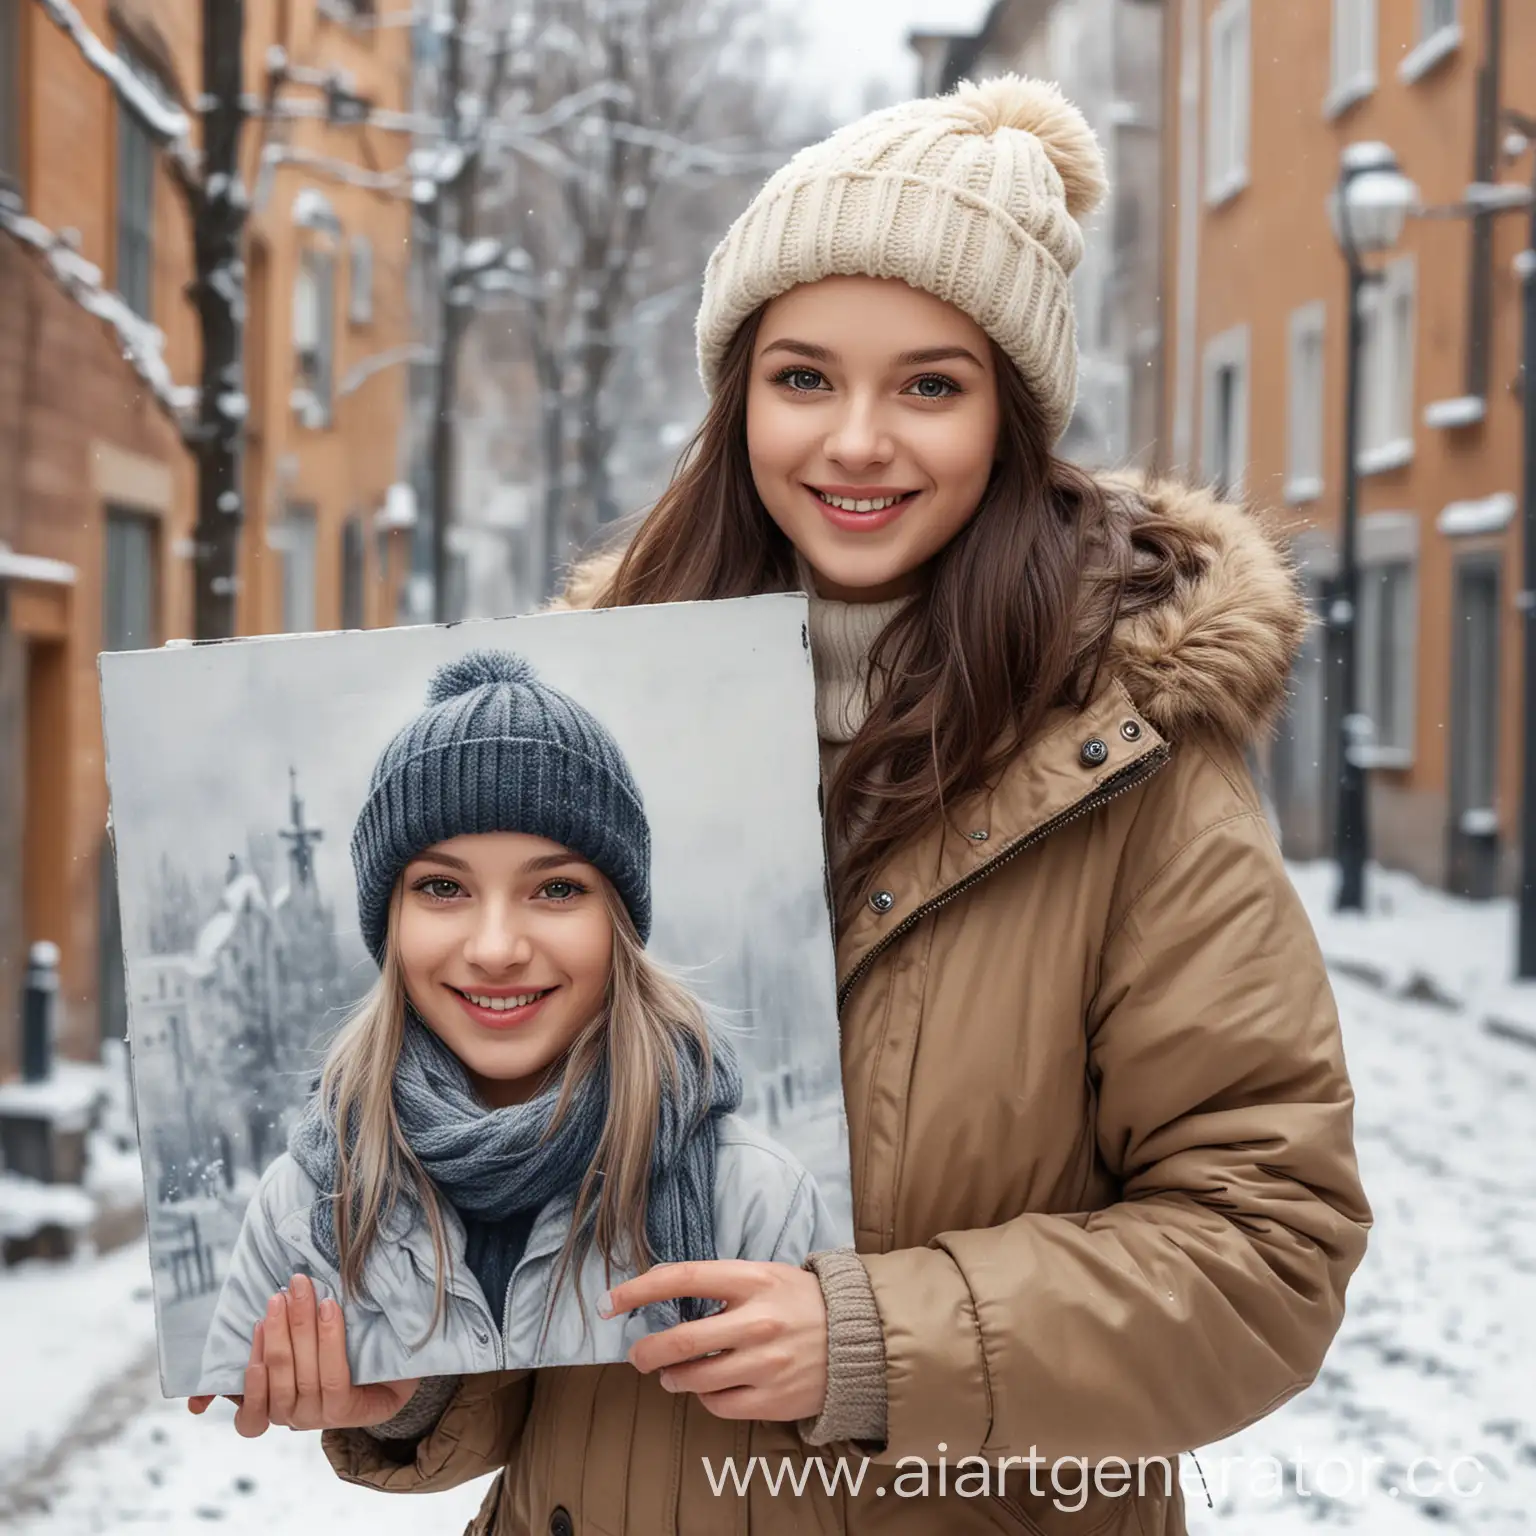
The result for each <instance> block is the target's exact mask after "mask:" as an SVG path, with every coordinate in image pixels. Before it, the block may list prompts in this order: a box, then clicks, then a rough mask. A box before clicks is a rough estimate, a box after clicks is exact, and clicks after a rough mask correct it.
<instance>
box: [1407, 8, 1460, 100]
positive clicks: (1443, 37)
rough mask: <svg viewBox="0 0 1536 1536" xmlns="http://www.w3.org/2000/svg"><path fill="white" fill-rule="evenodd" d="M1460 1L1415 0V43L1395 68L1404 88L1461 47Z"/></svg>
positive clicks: (1422, 76) (1421, 77) (1420, 78)
mask: <svg viewBox="0 0 1536 1536" xmlns="http://www.w3.org/2000/svg"><path fill="white" fill-rule="evenodd" d="M1461 43H1462V31H1461V0H1419V40H1418V42H1417V44H1415V46H1414V47H1412V48H1411V49H1409V51H1408V52H1407V53H1406V54H1405V55H1404V56H1403V61H1402V63H1401V64H1399V65H1398V66H1397V77H1398V79H1399V80H1401V81H1402V82H1403V83H1404V84H1405V85H1412V84H1413V82H1414V81H1415V80H1422V79H1423V78H1424V76H1425V75H1427V74H1428V73H1429V72H1430V70H1432V69H1433V68H1434V67H1435V65H1437V64H1439V63H1440V62H1441V60H1443V59H1448V58H1450V56H1451V55H1452V54H1453V53H1455V52H1456V50H1457V49H1458V48H1460V47H1461Z"/></svg>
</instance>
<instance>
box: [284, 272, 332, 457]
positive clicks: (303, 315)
mask: <svg viewBox="0 0 1536 1536" xmlns="http://www.w3.org/2000/svg"><path fill="white" fill-rule="evenodd" d="M293 370H294V389H293V406H294V409H295V411H296V412H297V414H298V416H299V419H300V421H301V422H302V424H303V425H304V426H306V427H309V428H311V429H312V430H320V429H323V428H325V427H328V426H330V424H331V406H332V397H333V395H334V392H335V375H336V258H335V256H334V255H332V254H331V252H330V251H329V250H324V249H321V248H320V247H319V246H318V245H304V246H301V247H300V249H299V259H298V266H297V268H296V270H295V272H294V280H293Z"/></svg>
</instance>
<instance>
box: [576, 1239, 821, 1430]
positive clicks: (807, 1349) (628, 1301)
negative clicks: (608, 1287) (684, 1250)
mask: <svg viewBox="0 0 1536 1536" xmlns="http://www.w3.org/2000/svg"><path fill="white" fill-rule="evenodd" d="M684 1296H698V1297H704V1298H707V1299H709V1300H714V1301H723V1302H724V1303H725V1311H723V1312H717V1313H715V1314H714V1315H713V1316H712V1317H705V1318H700V1319H699V1320H698V1321H697V1322H692V1323H679V1324H677V1326H676V1327H674V1328H668V1329H666V1330H665V1331H663V1332H661V1333H653V1334H649V1335H647V1337H645V1338H643V1339H641V1340H640V1341H639V1343H637V1344H636V1345H635V1346H634V1348H633V1349H631V1350H630V1352H629V1361H630V1364H631V1365H633V1366H634V1367H635V1369H636V1370H637V1371H641V1372H645V1373H647V1374H648V1373H649V1372H651V1371H656V1370H659V1371H660V1372H661V1377H660V1380H661V1384H662V1386H664V1387H665V1388H666V1389H667V1391H669V1392H694V1393H697V1394H698V1398H699V1401H700V1402H701V1403H703V1404H704V1406H705V1407H706V1408H708V1409H709V1411H710V1412H711V1413H713V1414H715V1415H716V1416H717V1417H719V1418H722V1419H774V1420H779V1421H783V1422H792V1421H794V1420H797V1419H813V1418H816V1417H817V1416H818V1415H819V1414H820V1413H821V1410H822V1405H823V1404H824V1402H825V1401H826V1396H827V1308H826V1303H825V1302H824V1301H823V1300H822V1296H821V1282H820V1281H819V1280H818V1279H817V1278H816V1276H815V1275H813V1274H810V1273H809V1272H807V1271H806V1270H803V1269H800V1268H798V1267H796V1266H795V1265H793V1264H757V1263H751V1262H748V1261H747V1260H744V1259H716V1260H712V1261H708V1262H699V1263H691V1264H658V1265H657V1266H656V1267H655V1268H654V1269H650V1270H647V1271H646V1272H645V1274H643V1275H641V1276H639V1277H638V1278H637V1279H634V1280H627V1281H625V1282H624V1284H623V1285H616V1286H615V1287H614V1288H613V1290H612V1291H610V1292H609V1293H608V1295H607V1296H606V1297H605V1298H604V1304H603V1306H602V1307H601V1308H600V1311H601V1313H602V1315H603V1316H604V1317H613V1316H615V1315H616V1314H617V1313H620V1312H632V1311H634V1310H635V1309H636V1308H637V1307H645V1306H649V1305H651V1304H652V1303H653V1302H658V1301H669V1300H672V1301H675V1300H678V1299H680V1298H682V1297H684ZM706 1356H707V1357H708V1358H703V1357H706Z"/></svg>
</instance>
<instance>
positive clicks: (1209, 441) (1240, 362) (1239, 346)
mask: <svg viewBox="0 0 1536 1536" xmlns="http://www.w3.org/2000/svg"><path fill="white" fill-rule="evenodd" d="M1249 351H1250V348H1249V331H1248V327H1247V326H1246V325H1234V326H1232V327H1231V328H1230V329H1229V330H1225V331H1222V332H1221V333H1220V335H1217V336H1213V337H1211V339H1210V340H1209V341H1208V342H1207V343H1206V345H1205V355H1204V358H1203V360H1202V368H1201V372H1202V375H1203V384H1202V389H1201V399H1202V409H1201V412H1200V463H1201V468H1202V470H1203V472H1204V477H1205V479H1206V481H1207V483H1209V484H1213V485H1215V484H1219V485H1220V487H1221V489H1222V491H1223V493H1224V494H1226V495H1229V496H1233V497H1241V496H1242V495H1244V494H1245V491H1246V489H1247V480H1248V411H1249V401H1250V398H1251V391H1252V382H1251V377H1250V373H1249V366H1248V359H1249ZM1226 369H1232V370H1233V371H1234V373H1235V375H1236V381H1237V382H1236V388H1235V389H1234V391H1233V413H1232V432H1231V439H1230V442H1229V444H1228V445H1227V446H1228V455H1229V460H1230V466H1223V465H1222V464H1220V463H1218V462H1217V460H1218V456H1219V452H1220V448H1221V444H1220V443H1219V442H1218V440H1217V435H1216V427H1217V415H1218V413H1217V403H1218V393H1219V385H1220V380H1221V375H1222V373H1223V371H1224V370H1226ZM1224 467H1230V468H1231V469H1232V471H1233V473H1232V474H1231V475H1230V476H1228V477H1227V478H1226V479H1225V480H1222V478H1221V471H1222V469H1223V468H1224Z"/></svg>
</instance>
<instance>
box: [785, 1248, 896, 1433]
mask: <svg viewBox="0 0 1536 1536" xmlns="http://www.w3.org/2000/svg"><path fill="white" fill-rule="evenodd" d="M805 1267H806V1268H807V1269H809V1270H811V1271H812V1272H813V1273H814V1274H815V1276H816V1278H817V1279H818V1280H819V1281H820V1282H821V1294H822V1299H823V1300H824V1301H825V1302H826V1306H827V1398H826V1402H825V1403H824V1404H823V1405H822V1410H821V1417H820V1418H818V1419H816V1420H814V1421H811V1420H805V1421H804V1422H802V1424H801V1426H800V1434H801V1438H802V1439H804V1440H805V1442H806V1444H808V1445H828V1444H831V1443H833V1442H835V1441H872V1442H875V1443H876V1444H879V1445H884V1443H885V1439H886V1432H887V1425H886V1410H887V1399H886V1385H885V1332H884V1330H883V1329H882V1327H881V1325H880V1311H879V1308H878V1307H877V1306H876V1305H875V1293H874V1289H873V1287H872V1286H871V1285H870V1283H869V1274H868V1272H867V1271H866V1270H865V1268H864V1265H863V1264H862V1263H861V1262H860V1260H859V1257H858V1255H857V1254H856V1253H855V1252H854V1251H853V1249H852V1248H833V1249H829V1250H828V1251H827V1252H825V1253H813V1254H812V1255H811V1256H810V1258H808V1259H807V1260H806V1261H805Z"/></svg>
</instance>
